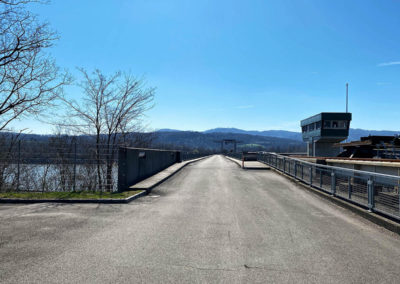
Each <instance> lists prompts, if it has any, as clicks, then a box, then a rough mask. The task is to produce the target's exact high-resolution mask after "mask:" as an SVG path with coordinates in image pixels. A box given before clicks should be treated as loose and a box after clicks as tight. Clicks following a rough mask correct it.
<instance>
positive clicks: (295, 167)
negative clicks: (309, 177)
mask: <svg viewBox="0 0 400 284" xmlns="http://www.w3.org/2000/svg"><path fill="white" fill-rule="evenodd" d="M294 177H295V178H297V162H296V161H294Z"/></svg>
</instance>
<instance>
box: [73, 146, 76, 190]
mask: <svg viewBox="0 0 400 284" xmlns="http://www.w3.org/2000/svg"><path fill="white" fill-rule="evenodd" d="M73 178H74V180H73V191H76V142H75V146H74V177H73Z"/></svg>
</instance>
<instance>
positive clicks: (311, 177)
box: [310, 166, 313, 186]
mask: <svg viewBox="0 0 400 284" xmlns="http://www.w3.org/2000/svg"><path fill="white" fill-rule="evenodd" d="M312 172H313V171H312V166H310V185H311V186H312V179H313V176H312Z"/></svg>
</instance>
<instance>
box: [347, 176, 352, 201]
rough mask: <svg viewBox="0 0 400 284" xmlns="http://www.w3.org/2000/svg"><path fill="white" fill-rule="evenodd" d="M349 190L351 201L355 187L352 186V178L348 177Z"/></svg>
mask: <svg viewBox="0 0 400 284" xmlns="http://www.w3.org/2000/svg"><path fill="white" fill-rule="evenodd" d="M348 190H349V199H351V194H352V191H353V187H352V185H351V176H349V177H348Z"/></svg>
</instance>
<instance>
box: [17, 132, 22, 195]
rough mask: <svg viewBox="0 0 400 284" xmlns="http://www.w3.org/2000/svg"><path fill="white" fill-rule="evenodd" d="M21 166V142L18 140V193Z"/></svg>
mask: <svg viewBox="0 0 400 284" xmlns="http://www.w3.org/2000/svg"><path fill="white" fill-rule="evenodd" d="M20 164H21V140H18V164H17V191H19V176H20V172H21V170H20Z"/></svg>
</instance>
